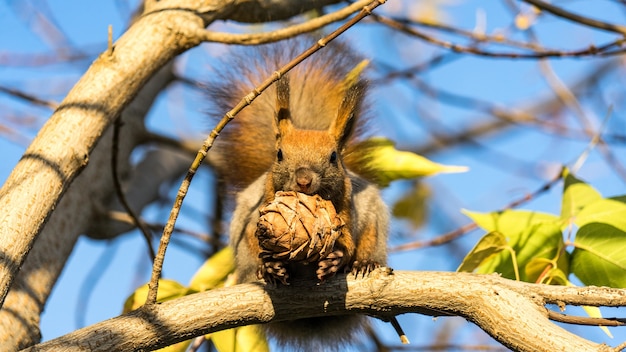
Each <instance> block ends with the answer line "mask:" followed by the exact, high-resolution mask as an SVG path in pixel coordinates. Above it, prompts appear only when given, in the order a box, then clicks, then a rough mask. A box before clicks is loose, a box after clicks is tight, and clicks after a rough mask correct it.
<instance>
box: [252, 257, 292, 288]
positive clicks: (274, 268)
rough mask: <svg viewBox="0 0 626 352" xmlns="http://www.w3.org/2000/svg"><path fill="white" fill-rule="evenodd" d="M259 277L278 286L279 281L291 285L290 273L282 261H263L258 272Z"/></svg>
mask: <svg viewBox="0 0 626 352" xmlns="http://www.w3.org/2000/svg"><path fill="white" fill-rule="evenodd" d="M257 276H258V278H259V279H264V280H265V281H266V282H268V283H270V284H272V285H274V286H276V284H277V283H278V282H280V283H282V284H283V285H289V282H287V279H289V273H288V272H287V268H285V263H284V262H282V261H263V264H261V265H260V267H259V271H258V273H257Z"/></svg>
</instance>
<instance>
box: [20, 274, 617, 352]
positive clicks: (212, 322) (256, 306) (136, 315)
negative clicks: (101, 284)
mask: <svg viewBox="0 0 626 352" xmlns="http://www.w3.org/2000/svg"><path fill="white" fill-rule="evenodd" d="M389 272H390V271H389V269H386V268H382V269H378V270H376V271H374V272H373V273H372V274H371V275H370V277H367V278H364V279H354V278H352V277H351V276H350V277H346V276H339V277H337V278H335V279H332V280H330V281H328V282H326V283H325V284H324V285H315V284H312V283H308V285H309V286H299V285H296V286H293V287H291V286H290V287H283V286H281V287H278V288H271V287H263V286H262V285H260V284H243V285H236V286H232V287H228V288H223V289H218V290H213V291H207V292H202V293H198V294H193V295H190V296H186V297H182V298H180V299H176V300H171V301H166V302H163V303H161V304H158V305H151V306H144V307H143V308H141V309H139V310H137V311H133V312H131V313H128V314H125V315H122V316H119V317H117V318H113V319H110V320H106V321H103V322H101V323H98V324H95V325H93V326H90V327H86V328H84V329H81V330H77V331H74V332H72V333H70V334H67V335H65V336H62V337H60V338H58V339H55V340H52V341H48V342H45V343H42V344H40V345H36V346H33V347H32V348H30V349H29V350H28V351H58V350H63V351H79V350H90V351H133V350H134V351H137V350H148V349H155V348H160V347H164V346H166V345H169V344H172V343H175V342H179V341H183V340H188V339H191V338H193V337H195V336H200V335H203V334H206V333H210V332H214V331H218V330H222V329H227V328H231V327H235V326H241V325H247V324H257V323H265V322H269V321H282V320H292V319H294V317H296V316H297V317H299V318H305V317H313V316H322V315H336V314H346V313H357V312H358V313H364V314H369V315H374V316H380V317H390V316H395V315H398V314H404V313H409V312H413V313H420V314H426V315H433V316H450V315H458V316H462V317H464V318H466V319H468V320H469V321H471V322H473V323H475V324H477V325H479V326H480V327H481V328H482V329H483V330H485V331H486V332H487V333H489V334H490V335H491V336H492V337H493V338H495V339H496V340H498V341H499V342H501V343H502V344H504V345H505V346H507V347H509V348H511V349H513V350H517V351H533V352H542V351H546V352H547V351H550V352H552V351H609V350H611V349H610V347H608V346H606V345H603V344H596V343H594V342H591V341H587V340H584V339H582V338H580V337H579V336H577V335H575V334H572V333H570V332H568V331H566V330H564V329H562V328H561V327H559V326H557V325H555V324H553V323H552V322H550V321H549V319H548V312H547V311H546V309H545V308H544V306H543V305H544V304H545V303H546V302H547V301H550V300H551V299H552V298H553V297H556V296H559V297H562V299H561V301H563V302H566V303H576V304H590V303H592V302H594V303H595V304H600V305H602V304H607V305H612V306H617V305H626V290H619V289H610V288H593V287H585V288H576V287H562V286H548V285H538V284H529V283H522V282H516V281H511V280H507V279H503V278H500V277H498V276H496V275H476V274H467V273H445V272H395V273H393V274H390V273H389ZM602 296H604V297H607V298H605V299H600V300H597V299H596V298H597V297H602ZM594 297H595V298H594ZM609 297H610V298H609ZM537 336H541V338H537Z"/></svg>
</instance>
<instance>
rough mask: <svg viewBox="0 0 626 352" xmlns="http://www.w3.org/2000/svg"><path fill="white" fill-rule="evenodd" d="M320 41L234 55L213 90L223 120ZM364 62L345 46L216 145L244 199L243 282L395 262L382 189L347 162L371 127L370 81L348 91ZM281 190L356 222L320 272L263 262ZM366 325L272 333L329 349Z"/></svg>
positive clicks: (334, 321)
mask: <svg viewBox="0 0 626 352" xmlns="http://www.w3.org/2000/svg"><path fill="white" fill-rule="evenodd" d="M310 44H311V42H310V41H308V40H301V39H300V40H290V41H284V42H281V43H277V44H270V45H263V46H258V47H254V48H244V49H243V50H242V52H241V53H239V54H238V55H237V54H235V55H229V56H228V59H227V60H228V61H227V62H226V65H227V68H226V69H224V70H222V71H220V72H219V74H218V77H217V79H216V80H215V81H213V84H212V85H210V86H209V87H208V88H207V89H208V93H209V98H210V99H211V100H212V101H213V103H214V104H215V105H216V113H218V112H219V113H223V112H225V111H228V110H230V109H231V108H232V107H233V106H235V105H236V104H237V102H238V101H239V100H240V99H241V98H242V97H243V96H245V95H246V94H248V93H249V92H250V91H251V90H252V89H253V88H254V87H255V86H256V85H257V84H259V83H260V82H261V81H263V80H264V79H265V78H267V77H269V76H270V75H271V74H272V73H273V72H274V71H275V70H276V69H278V68H279V67H281V66H282V65H284V64H285V63H287V62H288V61H289V60H290V59H292V58H293V57H296V56H297V55H298V54H299V53H301V52H302V51H304V49H306V48H307V47H308V46H309V45H310ZM360 62H361V58H360V57H359V56H358V55H355V54H354V53H353V52H352V51H351V50H350V49H349V48H348V47H346V46H345V45H344V44H342V43H338V42H333V43H330V44H329V45H327V46H326V47H325V48H323V49H321V50H320V51H318V52H317V53H316V54H314V55H313V56H311V57H309V58H308V59H306V60H305V61H304V62H302V63H301V64H300V65H298V66H296V67H295V68H294V69H292V70H291V71H290V72H289V73H288V74H287V75H286V76H285V77H282V78H281V79H280V80H278V81H277V82H275V83H274V84H273V85H272V86H271V87H269V88H268V89H267V90H266V91H265V92H263V94H261V95H260V96H259V97H257V99H256V100H254V101H253V102H252V104H251V105H250V106H248V107H246V108H245V109H244V110H243V111H241V112H240V113H239V114H238V115H237V116H236V117H235V119H234V120H233V121H231V122H230V124H229V125H227V126H226V128H225V129H224V130H223V132H222V133H221V134H220V136H219V138H217V139H216V141H215V144H214V146H213V148H212V149H211V151H210V152H209V160H210V162H211V164H212V166H213V167H214V169H215V170H216V172H217V174H218V176H219V177H220V179H221V180H222V182H224V183H226V184H228V185H229V186H231V187H232V188H233V189H235V191H236V192H237V195H236V202H235V210H234V213H233V215H232V220H231V225H230V244H231V245H232V247H233V248H234V250H235V260H236V274H237V280H238V282H240V283H243V282H255V281H257V280H258V279H259V277H262V278H264V279H265V280H266V281H269V282H272V281H274V282H276V281H280V280H281V279H288V280H289V281H290V282H295V281H300V280H310V279H315V278H317V279H318V280H319V281H324V280H325V279H327V278H330V277H332V276H333V275H334V274H335V273H337V272H352V273H354V274H363V275H365V274H368V273H369V272H370V271H371V270H373V269H374V268H375V267H378V266H384V265H386V261H387V250H386V242H387V231H388V222H389V219H388V211H387V208H386V206H385V205H384V203H383V201H382V199H381V197H380V194H379V191H378V189H377V187H376V186H374V185H373V184H370V183H369V182H368V181H366V180H365V179H364V178H362V177H359V176H358V175H357V174H355V173H354V172H352V171H350V170H349V165H345V164H344V161H343V160H344V157H345V155H347V153H349V152H350V150H351V147H353V146H354V145H355V143H356V141H358V140H359V137H361V135H362V130H363V127H364V124H365V119H364V102H365V99H366V92H367V84H366V82H365V80H363V79H361V78H359V79H355V80H352V81H351V83H349V84H346V82H348V81H349V80H348V79H347V76H348V75H349V73H350V72H352V70H353V69H354V68H355V67H356V66H357V65H358V64H359V63H360ZM215 117H221V115H216V116H215ZM277 191H296V192H302V193H305V194H309V195H314V194H319V195H320V196H321V197H322V198H324V199H327V200H330V201H331V202H332V203H333V205H334V207H335V210H336V211H337V214H338V216H339V217H341V219H342V220H343V221H344V222H345V224H346V225H347V226H346V228H347V231H345V232H344V233H342V235H341V236H339V238H338V239H337V240H336V242H335V247H334V250H333V251H332V252H331V253H330V254H329V255H328V256H327V257H326V258H321V259H320V261H319V264H318V265H317V266H315V265H306V266H305V265H297V264H292V263H282V262H272V261H265V260H263V259H261V258H260V254H261V249H260V247H259V242H258V239H257V238H256V236H255V230H256V227H257V223H258V221H259V216H260V215H259V208H260V207H261V206H263V204H265V203H267V202H268V201H271V200H272V199H273V197H274V194H275V193H276V192H277ZM276 279H278V280H276ZM283 282H284V281H283ZM363 323H364V317H362V316H355V315H346V316H330V317H326V316H324V317H319V318H310V319H299V320H295V321H288V322H278V323H269V324H266V331H267V332H268V334H269V335H271V336H273V337H275V338H276V339H277V341H278V342H279V343H280V344H283V345H291V346H296V347H300V348H306V349H307V350H312V349H317V350H320V349H323V350H326V349H329V347H332V346H333V344H334V345H335V346H338V345H340V343H341V342H347V341H349V340H351V339H352V338H353V335H354V334H353V332H354V331H358V330H359V328H360V327H362V325H363Z"/></svg>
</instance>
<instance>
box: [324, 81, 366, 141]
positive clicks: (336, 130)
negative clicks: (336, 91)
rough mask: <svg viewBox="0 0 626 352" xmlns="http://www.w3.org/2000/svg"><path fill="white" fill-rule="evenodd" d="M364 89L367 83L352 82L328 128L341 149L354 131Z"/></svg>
mask: <svg viewBox="0 0 626 352" xmlns="http://www.w3.org/2000/svg"><path fill="white" fill-rule="evenodd" d="M366 87H367V83H366V82H365V81H364V80H358V81H356V82H354V83H353V84H352V85H350V86H349V87H347V88H346V90H345V94H344V96H343V100H342V101H341V103H340V104H339V110H338V111H337V117H336V118H335V120H334V121H333V123H332V124H331V126H330V133H331V134H332V135H333V137H335V140H336V141H337V144H338V145H339V146H341V147H343V146H345V145H346V143H347V142H348V140H349V139H350V136H351V135H352V132H353V131H354V126H355V122H356V120H357V118H358V116H357V114H358V113H359V108H360V107H361V102H362V101H363V97H364V96H365V89H366Z"/></svg>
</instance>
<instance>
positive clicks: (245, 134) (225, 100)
mask: <svg viewBox="0 0 626 352" xmlns="http://www.w3.org/2000/svg"><path fill="white" fill-rule="evenodd" d="M313 43H314V41H313V40H312V39H311V38H307V39H302V38H299V39H292V40H286V41H282V42H279V43H273V44H267V45H259V46H255V47H237V48H234V49H233V50H232V52H229V53H228V54H227V57H225V58H224V59H223V60H222V62H221V63H220V64H218V65H217V66H216V67H218V70H216V72H214V73H215V74H214V75H213V79H212V80H211V82H208V83H207V84H206V89H205V90H206V93H207V95H208V100H209V101H210V102H211V104H213V106H212V107H211V112H210V113H209V115H210V116H211V117H212V120H213V121H218V120H219V119H221V118H222V117H223V114H224V113H225V112H227V111H229V110H230V109H232V108H233V107H234V106H235V105H236V104H237V103H238V102H239V101H240V100H241V99H242V98H243V97H244V96H245V95H246V94H248V93H249V92H250V91H252V89H253V88H254V87H256V86H257V85H258V84H260V83H261V82H262V81H263V80H265V79H266V78H267V77H270V76H271V75H272V73H273V72H275V70H277V69H278V68H280V67H281V66H282V65H284V64H286V63H287V62H289V61H290V60H291V59H293V58H294V57H296V56H297V55H299V54H300V53H302V52H303V51H304V50H306V49H307V48H308V47H310V46H311V45H312V44H313ZM361 62H362V59H361V58H360V57H359V56H358V55H356V54H354V52H353V51H351V50H350V48H348V47H347V46H346V45H345V44H343V43H341V42H338V41H333V42H331V43H329V44H328V45H327V46H326V47H324V48H323V49H321V50H320V51H318V52H317V53H315V54H313V55H312V56H311V57H309V58H307V59H306V60H305V61H304V62H302V63H301V64H299V65H298V66H296V67H295V68H293V69H292V70H291V71H290V72H289V73H288V75H289V82H290V83H289V84H290V92H291V93H290V95H291V97H290V105H291V106H290V110H291V115H292V120H293V123H294V126H295V127H296V128H301V129H310V130H327V129H328V128H329V127H330V125H331V123H332V121H334V119H335V117H336V115H337V110H338V108H339V106H340V104H341V102H342V100H343V98H344V96H345V91H346V85H354V84H357V82H355V81H358V83H359V84H362V85H363V86H364V89H362V90H360V93H359V94H362V95H365V94H366V89H365V84H364V81H362V80H361V79H360V78H359V75H358V72H357V73H356V74H354V72H355V70H356V71H358V68H359V64H360V63H361ZM355 77H356V78H355ZM275 86H276V85H275V84H274V85H273V86H272V87H270V88H269V89H267V90H266V91H265V92H263V94H261V95H260V96H258V97H257V98H256V99H255V100H254V101H253V102H252V104H251V105H250V106H248V107H246V108H244V109H243V110H242V111H241V112H240V113H239V114H238V115H237V116H236V117H235V119H234V120H232V121H231V122H230V123H229V124H228V125H227V126H226V128H224V130H223V131H222V132H221V134H220V136H219V137H218V138H217V139H216V140H215V144H214V145H213V147H212V148H211V151H209V158H208V160H209V163H210V164H211V165H212V166H213V167H214V168H215V169H216V171H217V173H218V175H220V177H221V178H222V179H223V180H224V181H226V182H225V183H226V184H228V185H229V186H234V190H235V191H240V190H242V189H243V188H245V187H246V186H248V185H249V184H251V183H252V182H253V181H254V180H256V179H257V178H258V177H259V176H261V175H262V174H263V173H265V172H266V171H267V170H269V169H270V166H271V165H272V162H273V160H274V157H275V155H274V154H275V138H274V136H275V133H276V132H275V131H274V128H273V119H274V114H275V113H276V112H275V106H276V88H275ZM359 98H360V99H359V100H360V102H363V101H364V100H365V99H363V97H359ZM360 105H361V103H359V106H358V109H357V111H356V117H357V118H356V121H355V129H354V131H353V133H352V137H351V139H350V141H348V143H347V145H348V146H349V145H351V144H354V142H355V141H356V140H359V139H361V138H362V135H363V131H364V122H365V120H366V119H365V118H366V116H364V115H366V114H365V113H364V112H365V110H366V109H364V108H363V107H361V106H360Z"/></svg>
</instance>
